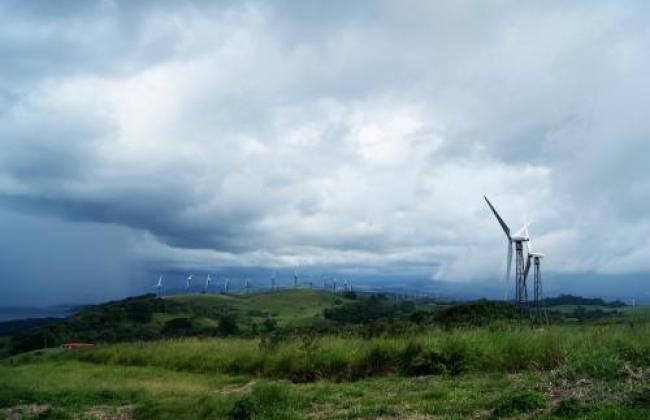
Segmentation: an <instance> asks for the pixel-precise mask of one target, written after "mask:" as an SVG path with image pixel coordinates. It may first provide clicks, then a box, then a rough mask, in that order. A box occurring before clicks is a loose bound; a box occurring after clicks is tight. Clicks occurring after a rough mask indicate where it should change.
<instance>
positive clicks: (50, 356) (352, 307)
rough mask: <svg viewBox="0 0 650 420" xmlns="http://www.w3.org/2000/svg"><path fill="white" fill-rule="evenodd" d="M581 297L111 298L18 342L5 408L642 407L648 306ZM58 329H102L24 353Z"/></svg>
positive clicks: (357, 414)
mask: <svg viewBox="0 0 650 420" xmlns="http://www.w3.org/2000/svg"><path fill="white" fill-rule="evenodd" d="M304 302H309V304H306V303H304ZM577 307H578V306H575V305H573V306H567V305H561V306H557V307H554V311H555V315H554V316H551V323H550V325H545V324H544V325H542V326H539V325H538V324H531V323H530V318H529V317H528V314H522V313H520V312H519V311H517V310H515V308H513V307H512V306H511V305H509V304H505V303H501V302H489V301H478V302H472V303H466V304H459V305H451V306H442V305H436V304H435V303H432V302H422V301H412V302H407V303H404V302H395V301H390V300H388V299H385V298H382V297H370V296H364V295H359V294H357V295H348V296H347V297H346V296H341V295H336V294H333V293H327V292H321V291H310V290H302V291H300V290H299V291H289V292H278V293H274V294H264V295H251V296H222V295H215V296H182V297H178V298H170V299H157V298H155V297H154V296H143V297H138V298H133V299H129V300H126V301H121V302H111V303H109V304H106V305H100V306H96V307H91V308H88V309H87V310H85V311H82V312H81V313H79V314H78V315H76V316H75V317H72V318H69V319H68V320H66V321H64V322H61V323H55V324H51V325H46V326H42V327H37V328H36V329H34V330H33V331H32V332H31V333H28V334H25V335H23V336H20V337H17V338H14V340H13V342H12V346H13V347H12V351H13V352H14V353H16V354H14V355H13V356H10V357H6V358H5V359H4V360H2V361H1V362H0V377H1V378H2V379H3V380H2V381H0V418H3V416H4V417H14V416H21V415H23V416H26V417H28V418H29V417H31V418H36V417H38V418H71V417H75V416H76V417H77V418H87V417H104V418H106V417H108V418H110V417H120V418H135V419H138V418H163V419H164V418H174V419H183V418H231V419H294V418H378V417H384V418H386V417H398V418H429V417H435V418H439V417H440V418H468V417H473V418H502V417H503V418H510V417H517V418H520V417H521V418H523V417H535V418H542V419H559V418H575V417H580V418H594V419H601V418H625V419H635V418H639V419H640V418H647V410H648V408H649V407H650V403H649V401H650V391H649V388H648V386H647V381H648V379H650V316H648V315H650V311H648V310H647V309H646V308H616V309H615V308H603V307H602V306H597V307H596V308H595V309H593V307H592V309H591V310H588V311H593V310H596V309H598V310H602V311H603V312H605V313H606V315H605V316H604V317H602V318H598V319H595V318H584V319H582V320H580V321H579V322H576V320H575V318H574V317H573V315H574V311H575V310H576V308H577ZM110 319H112V320H114V321H115V322H116V323H113V321H109V320H110ZM93 323H94V324H93ZM93 325H94V326H95V331H92V334H94V335H90V334H91V331H90V329H91V326H93ZM75 327H79V328H80V331H77V332H75V331H74V330H71V329H72V328H75ZM138 328H140V330H138ZM142 330H147V331H150V332H151V334H150V335H147V336H145V337H144V338H137V337H134V336H133V335H131V334H124V335H121V334H123V333H124V332H128V331H131V332H132V331H142ZM57 332H59V333H61V336H60V338H62V339H68V338H70V337H74V338H77V337H83V334H87V335H86V336H87V337H96V338H100V339H98V340H96V341H95V343H97V345H96V346H95V347H93V348H85V349H77V350H63V349H59V348H50V349H45V350H43V349H38V350H35V351H28V352H19V351H18V347H17V346H16V344H19V343H25V342H29V341H28V340H27V338H28V337H34V336H35V335H36V334H47V333H51V334H55V333H57ZM109 332H111V333H112V335H111V334H109ZM75 334H77V335H75ZM35 341H37V340H35ZM41 347H42V345H41ZM34 384H38V385H37V386H35V385H34Z"/></svg>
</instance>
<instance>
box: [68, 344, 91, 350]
mask: <svg viewBox="0 0 650 420" xmlns="http://www.w3.org/2000/svg"><path fill="white" fill-rule="evenodd" d="M92 346H94V344H91V343H63V344H61V348H64V349H79V348H86V347H92Z"/></svg>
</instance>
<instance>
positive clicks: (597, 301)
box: [544, 295, 625, 308]
mask: <svg viewBox="0 0 650 420" xmlns="http://www.w3.org/2000/svg"><path fill="white" fill-rule="evenodd" d="M544 302H545V303H546V306H560V305H581V306H606V307H609V308H622V307H624V306H625V303H623V302H621V301H620V300H615V301H613V302H605V301H604V300H603V299H601V298H585V297H582V296H574V295H559V296H557V297H552V298H546V299H544Z"/></svg>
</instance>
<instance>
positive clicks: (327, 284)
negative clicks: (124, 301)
mask: <svg viewBox="0 0 650 420" xmlns="http://www.w3.org/2000/svg"><path fill="white" fill-rule="evenodd" d="M193 277H194V275H193V274H190V275H189V276H187V279H186V280H185V287H186V291H187V293H191V291H192V282H193ZM301 284H302V287H304V284H307V285H308V287H309V288H310V289H311V288H312V287H313V283H312V282H311V281H309V282H307V283H300V282H299V278H298V273H297V272H296V271H295V270H294V271H293V288H294V289H297V288H299V287H301ZM211 285H212V276H211V275H210V274H208V275H207V276H206V278H205V283H204V286H203V291H202V293H210V290H211V289H210V287H211ZM153 287H155V288H156V289H157V294H158V297H162V293H163V276H162V274H161V275H160V276H159V277H158V283H156V284H155V285H154V286H153ZM270 288H271V291H275V290H277V289H278V288H279V287H278V283H277V281H276V277H275V273H274V274H273V275H272V276H271V285H270ZM249 289H251V284H250V282H249V280H248V278H245V279H244V292H245V293H248V290H249ZM325 289H331V290H333V291H341V290H343V291H346V292H351V291H352V281H349V280H347V279H345V280H343V281H342V282H337V279H336V278H330V279H327V278H323V290H325ZM229 290H230V279H229V278H228V277H224V279H223V285H222V288H221V292H222V293H224V294H227V293H228V291H229ZM240 290H241V289H240Z"/></svg>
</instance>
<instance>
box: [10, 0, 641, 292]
mask: <svg viewBox="0 0 650 420" xmlns="http://www.w3.org/2000/svg"><path fill="white" fill-rule="evenodd" d="M0 8H1V11H2V13H1V14H0V15H1V16H2V18H0V28H1V29H0V54H1V55H2V56H3V63H4V64H3V73H2V76H0V139H1V141H2V146H3V147H2V149H1V150H0V196H1V197H2V198H1V199H0V205H2V206H3V207H5V208H11V209H13V211H17V212H31V213H34V214H39V215H41V216H42V217H47V216H56V217H58V218H61V219H64V220H67V221H69V222H72V221H83V222H96V223H100V224H107V225H112V226H123V227H126V228H128V229H130V231H132V232H137V234H134V235H133V236H132V237H131V238H130V240H131V241H133V243H132V247H133V248H132V249H131V252H132V254H133V258H139V259H142V260H146V261H155V262H156V264H168V265H171V266H183V267H185V266H191V267H200V266H204V267H206V266H210V267H215V266H220V265H221V266H248V267H250V266H275V267H283V266H284V267H287V266H293V265H303V266H310V265H311V266H325V265H331V266H338V267H359V269H362V270H371V271H373V270H374V271H375V272H376V271H378V270H380V271H383V272H389V271H391V270H397V271H399V272H404V271H409V270H410V271H411V272H412V273H418V275H425V276H428V277H431V278H434V277H435V278H445V279H451V280H467V279H472V278H481V279H488V278H493V277H495V276H498V275H500V272H501V267H500V264H499V262H500V261H501V260H502V259H503V258H504V256H503V252H502V248H503V247H505V244H503V243H502V239H503V238H502V235H501V233H500V232H499V228H498V226H497V225H496V224H495V223H494V221H493V220H492V218H491V215H490V213H489V211H488V210H487V209H486V208H485V206H484V205H483V203H482V201H481V196H482V194H483V193H490V194H491V196H492V197H493V198H494V201H495V203H496V204H497V206H498V207H499V208H500V209H501V210H502V211H503V213H504V216H505V217H506V219H507V220H508V221H510V223H512V224H513V226H514V225H518V224H520V223H522V222H523V220H524V217H525V215H527V216H528V217H530V218H532V219H533V220H534V224H533V226H532V228H531V229H532V230H533V232H534V233H535V235H536V239H537V242H536V245H537V246H539V247H540V248H543V250H544V251H545V252H546V253H547V254H548V255H549V258H548V264H549V265H550V266H551V267H552V268H553V270H555V271H558V272H563V273H574V272H582V271H594V272H602V273H621V272H634V271H647V270H648V269H649V268H650V267H649V266H648V261H650V259H649V258H648V256H650V242H649V241H648V239H647V238H648V233H650V220H649V219H648V216H647V214H646V211H645V209H647V208H648V205H650V200H648V198H647V194H645V191H646V190H647V187H648V186H649V185H650V172H648V169H647V165H646V161H647V156H648V152H650V150H648V148H649V147H650V146H648V144H650V143H648V142H647V136H648V133H649V132H650V123H648V121H647V117H646V116H647V115H648V112H649V111H650V109H649V108H650V100H648V98H650V95H648V93H650V82H648V79H647V76H646V73H647V71H648V68H650V53H649V52H648V49H647V48H646V44H647V42H646V40H647V36H648V35H649V34H648V31H649V29H648V28H647V26H646V25H644V24H643V22H645V21H646V20H647V17H648V15H649V14H650V11H649V10H648V6H647V5H646V4H645V3H643V2H628V3H626V4H625V5H617V4H611V3H609V2H589V3H586V2H584V3H583V2H574V3H571V4H566V3H564V2H544V3H526V4H522V3H520V2H514V1H502V2H498V3H497V4H490V5H486V4H483V3H481V2H435V3H431V2H425V1H423V2H414V3H411V4H409V6H408V7H405V6H404V5H402V4H398V3H395V2H354V3H350V2H327V3H322V2H299V3H296V2H279V3H273V4H268V3H260V2H247V3H239V2H217V3H214V2H199V1H194V2H182V3H180V2H119V1H104V2H97V3H88V2H81V3H80V4H77V3H75V2H62V3H61V2H59V3H56V4H53V3H52V2H43V3H39V2H5V3H3V5H2V6H0ZM26 252H28V251H26ZM423 273H425V274H423Z"/></svg>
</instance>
